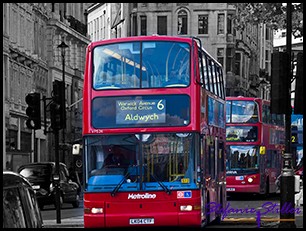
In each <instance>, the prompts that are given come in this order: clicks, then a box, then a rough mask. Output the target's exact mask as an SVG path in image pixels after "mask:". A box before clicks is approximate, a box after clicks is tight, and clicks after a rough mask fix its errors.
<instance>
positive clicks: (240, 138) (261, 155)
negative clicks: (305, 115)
mask: <svg viewBox="0 0 306 231" xmlns="http://www.w3.org/2000/svg"><path fill="white" fill-rule="evenodd" d="M284 149H285V118H284V115H279V114H271V113H270V102H269V101H267V100H263V99H260V98H250V97H242V96H238V97H226V152H227V161H226V175H227V177H226V190H227V193H228V194H229V195H230V194H234V193H255V194H269V193H275V192H276V184H275V181H276V179H277V177H278V176H279V175H280V173H281V167H282V166H281V165H282V159H281V156H282V153H283V152H284Z"/></svg>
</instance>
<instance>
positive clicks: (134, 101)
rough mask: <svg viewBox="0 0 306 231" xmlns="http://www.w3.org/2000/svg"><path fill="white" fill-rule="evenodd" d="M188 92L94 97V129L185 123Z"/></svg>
mask: <svg viewBox="0 0 306 231" xmlns="http://www.w3.org/2000/svg"><path fill="white" fill-rule="evenodd" d="M189 123H190V98H189V96H188V95H144V96H114V97H113V96H112V97H97V98H94V99H93V100H92V126H93V127H94V128H120V127H157V126H187V125H188V124H189Z"/></svg>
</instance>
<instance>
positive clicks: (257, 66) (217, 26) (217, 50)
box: [88, 3, 273, 98]
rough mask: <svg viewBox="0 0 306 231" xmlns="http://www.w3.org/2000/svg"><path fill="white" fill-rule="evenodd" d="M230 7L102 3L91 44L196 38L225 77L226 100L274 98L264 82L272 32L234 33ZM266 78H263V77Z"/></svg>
mask: <svg viewBox="0 0 306 231" xmlns="http://www.w3.org/2000/svg"><path fill="white" fill-rule="evenodd" d="M236 13H237V12H236V9H235V7H234V6H233V4H228V3H97V4H93V5H92V6H90V7H89V9H88V34H89V36H90V39H91V41H97V40H101V39H108V38H116V37H126V36H135V35H152V34H159V35H173V36H177V35H179V36H197V37H198V38H200V39H201V41H202V44H203V46H204V48H205V49H206V50H207V51H208V52H209V53H210V54H211V55H212V56H213V57H214V58H216V59H217V60H218V61H219V62H220V63H221V64H222V65H223V68H224V73H225V74H226V79H225V82H226V94H227V96H234V95H244V96H258V97H261V96H262V93H263V92H265V93H266V95H265V97H264V98H267V97H269V94H268V93H267V86H263V85H261V84H260V83H261V80H263V79H267V77H268V76H269V75H270V74H271V67H270V66H271V65H270V62H271V52H272V50H273V43H272V39H273V36H272V30H271V29H270V28H269V27H267V26H266V25H263V24H261V25H248V26H247V27H246V28H245V29H244V30H240V31H238V30H236V29H235V21H234V20H233V17H234V16H235V14H236ZM262 72H263V73H264V74H261V73H262Z"/></svg>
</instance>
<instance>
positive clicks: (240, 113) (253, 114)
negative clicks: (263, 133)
mask: <svg viewBox="0 0 306 231" xmlns="http://www.w3.org/2000/svg"><path fill="white" fill-rule="evenodd" d="M257 122H258V107H257V104H256V103H255V102H254V101H239V100H228V101H226V123H257Z"/></svg>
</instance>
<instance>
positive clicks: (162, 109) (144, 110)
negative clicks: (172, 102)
mask: <svg viewBox="0 0 306 231" xmlns="http://www.w3.org/2000/svg"><path fill="white" fill-rule="evenodd" d="M165 122H166V100H165V99H153V100H116V124H136V123H138V124H150V123H165Z"/></svg>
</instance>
